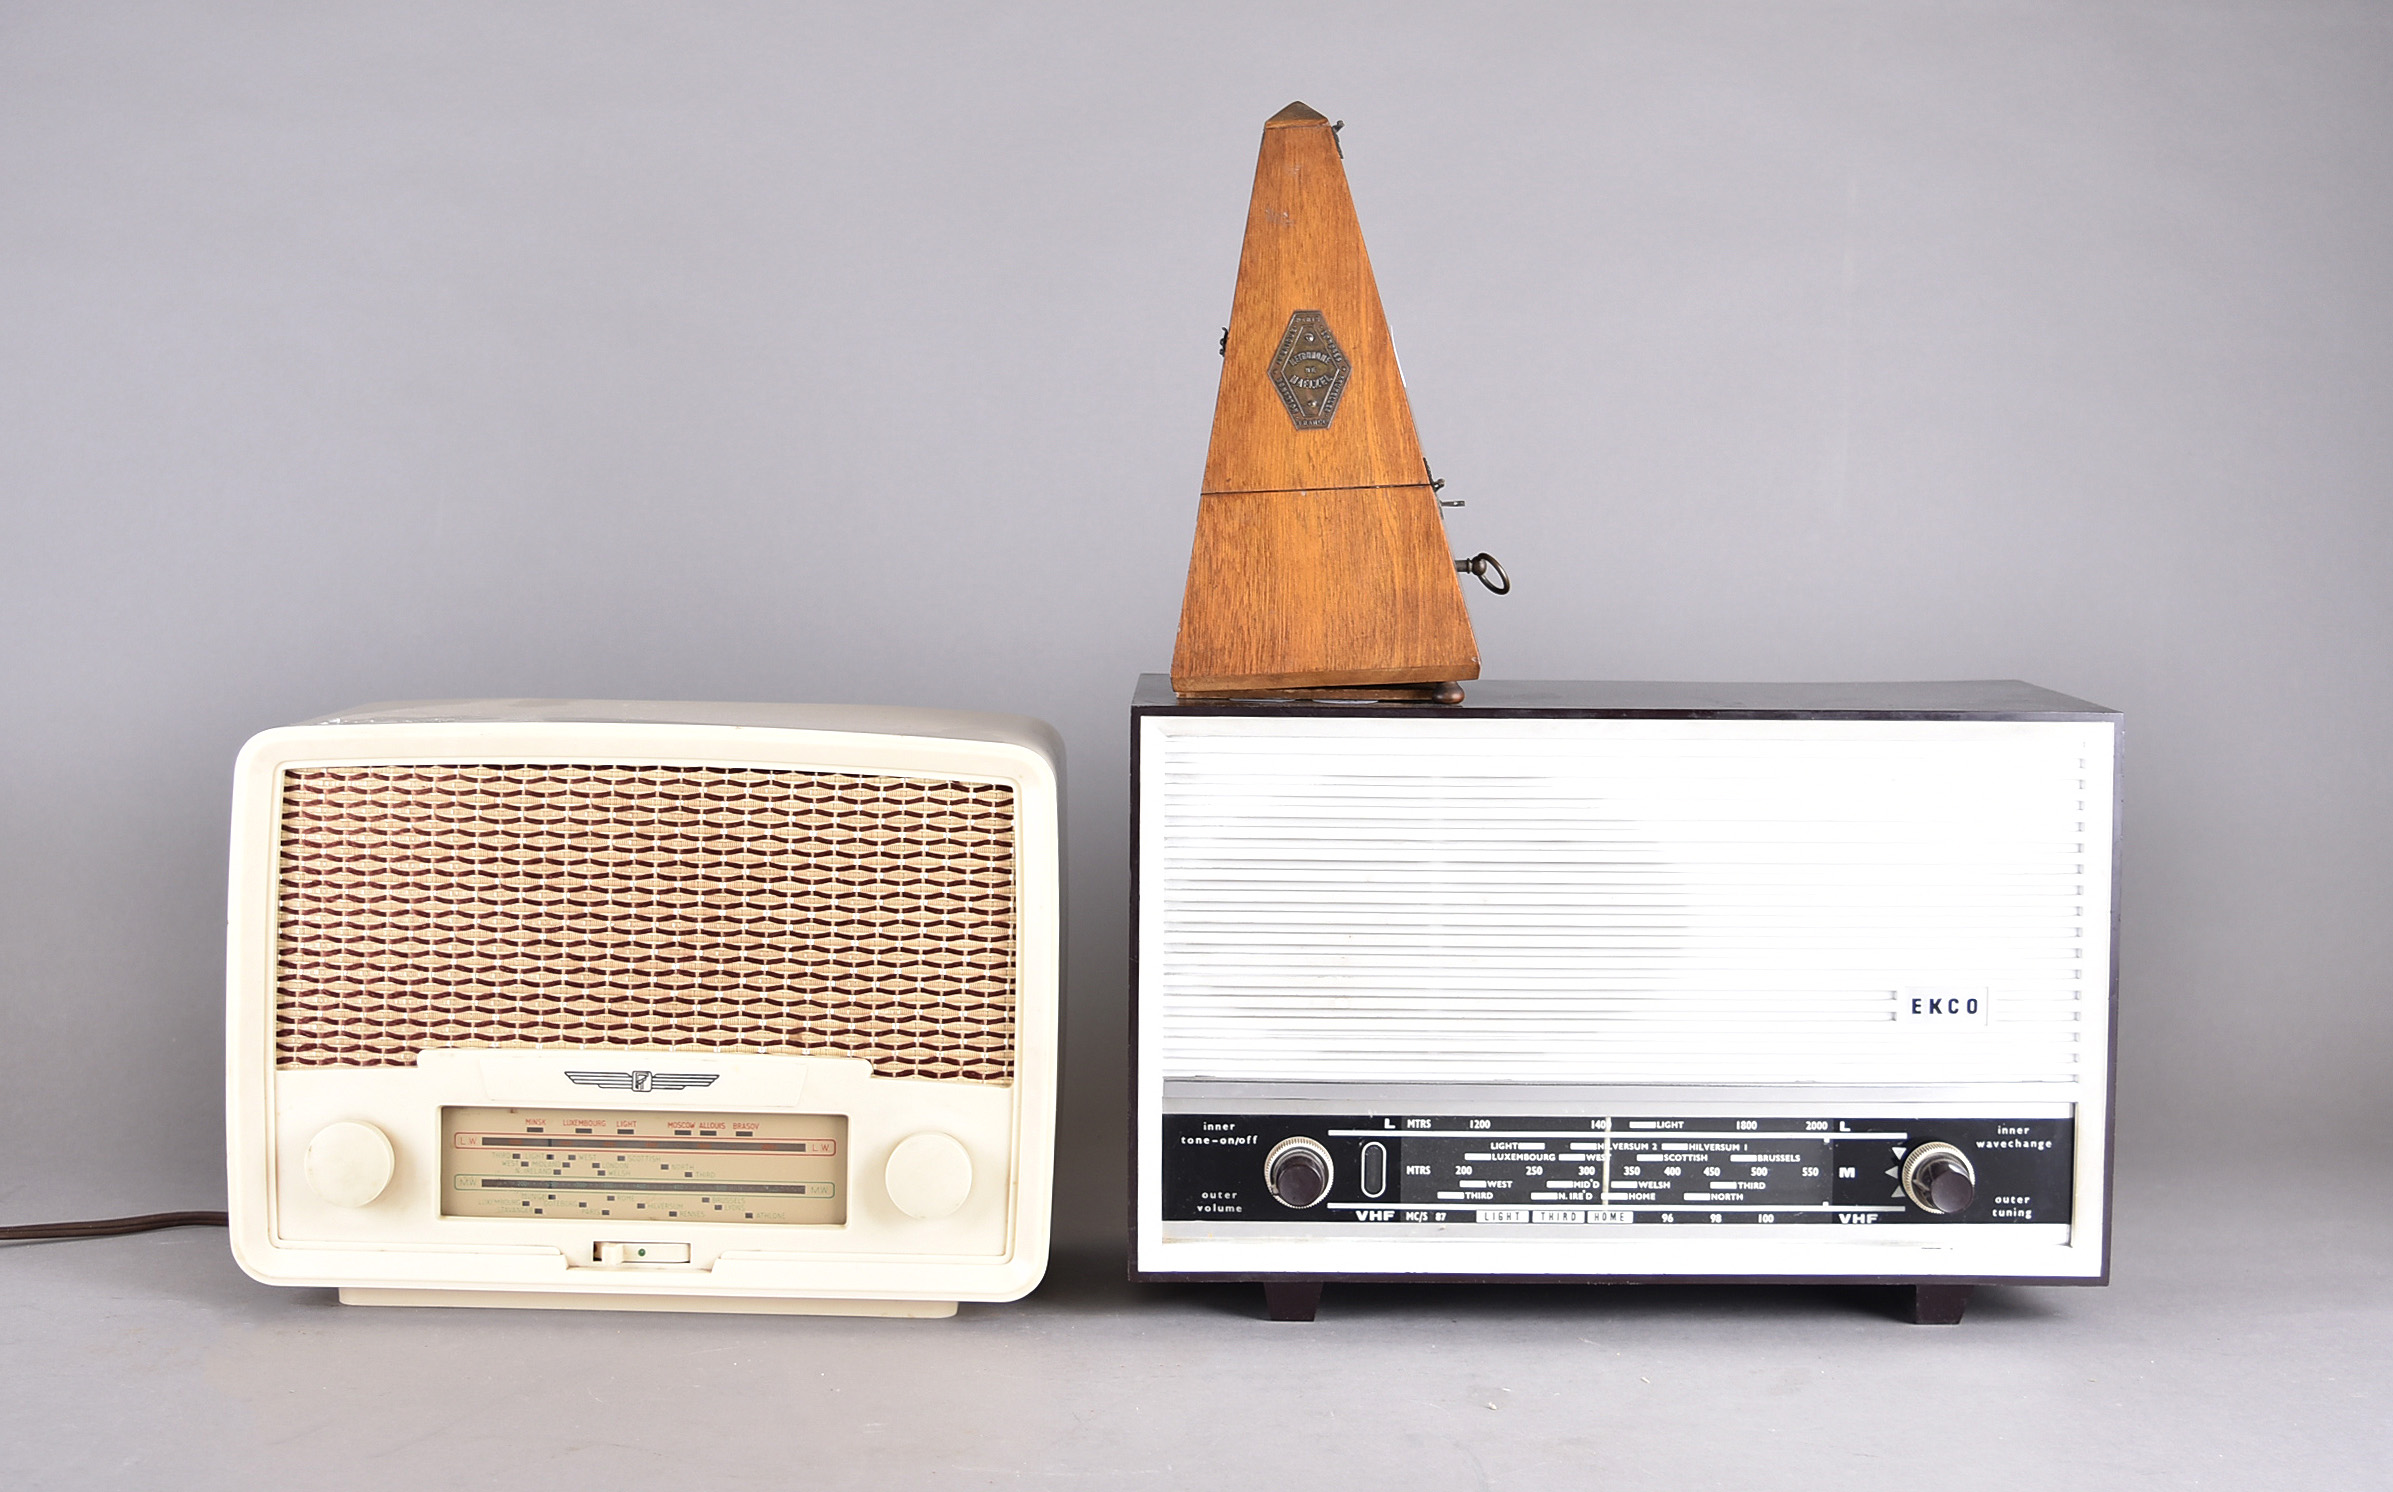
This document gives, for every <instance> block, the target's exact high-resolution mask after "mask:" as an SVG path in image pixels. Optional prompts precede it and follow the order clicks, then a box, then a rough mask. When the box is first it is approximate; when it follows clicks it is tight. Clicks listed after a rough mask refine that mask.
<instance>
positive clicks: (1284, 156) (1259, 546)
mask: <svg viewBox="0 0 2393 1492" xmlns="http://www.w3.org/2000/svg"><path fill="white" fill-rule="evenodd" d="M1478 676H1479V649H1478V645H1477V643H1476V642H1475V641H1474V639H1473V638H1472V636H1471V620H1470V615H1469V613H1468V612H1466V611H1465V610H1464V609H1463V601H1462V587H1461V585H1460V584H1459V583H1458V582H1457V580H1456V578H1455V571H1454V560H1453V556H1452V552H1451V550H1450V549H1449V548H1448V547H1447V541H1446V532H1445V522H1444V520H1443V518H1441V517H1440V515H1439V512H1438V505H1437V496H1436V494H1435V493H1434V492H1432V491H1431V490H1430V486H1429V471H1428V468H1427V467H1426V466H1425V465H1423V464H1422V461H1421V443H1420V439H1419V437H1418V436H1417V435H1415V434H1414V433H1413V412H1412V405H1411V404H1410V402H1408V401H1407V400H1406V398H1405V396H1404V378H1403V374H1402V373H1401V372H1400V371H1399V370H1398V368H1397V366H1396V349H1395V345H1394V344H1393V343H1392V342H1391V341H1390V340H1389V337H1388V324H1387V317H1386V315H1385V313H1383V312H1382V311H1381V309H1380V305H1379V286H1378V284H1377V282H1376V281H1374V280H1373V279H1372V277H1371V258H1370V255H1369V254H1368V253H1366V252H1365V251H1364V248H1363V233H1362V226H1361V224H1360V223H1358V222H1357V221H1356V220H1355V215H1354V199H1353V198H1352V197H1351V196H1350V195H1349V194H1348V192H1347V189H1346V168H1345V166H1344V164H1343V162H1342V161H1341V160H1340V158H1339V153H1338V143H1337V136H1336V134H1335V133H1334V131H1333V130H1332V128H1331V125H1330V122H1329V121H1328V120H1327V119H1324V118H1323V117H1322V116H1321V115H1319V114H1316V113H1314V112H1313V111H1312V110H1311V109H1308V108H1306V107H1305V106H1304V105H1303V104H1290V105H1289V106H1288V107H1287V108H1285V109H1282V110H1281V111H1280V112H1279V113H1277V114H1275V115H1273V116H1272V117H1271V119H1270V120H1269V121H1268V122H1266V123H1265V124H1264V126H1263V149H1262V153H1261V155H1260V157H1259V158H1258V159H1257V160H1256V162H1255V193H1254V200H1253V202H1252V203H1251V204H1250V205H1249V207H1248V210H1247V219H1246V245H1245V248H1244V249H1243V250H1242V251H1241V252H1240V254H1239V258H1238V289H1237V293H1236V297H1235V299H1234V300H1233V302H1232V305H1231V310H1230V328H1229V338H1228V340H1227V342H1226V343H1225V344H1224V346H1223V349H1222V370H1221V393H1220V396H1219V398H1218V399H1217V400H1216V402H1215V404H1214V409H1213V445H1212V449H1211V450H1210V451H1209V452H1208V454H1207V455H1206V458H1205V487H1204V494H1203V496H1202V497H1201V498H1200V499H1199V500H1198V508H1197V531H1196V547H1195V550H1194V553H1193V554H1192V555H1191V556H1190V559H1189V564H1188V594H1187V598H1186V600H1185V601H1183V602H1182V604H1181V608H1180V639H1179V644H1178V646H1177V647H1176V648H1175V649H1174V650H1173V653H1172V688H1173V689H1174V690H1175V691H1177V692H1179V693H1181V694H1253V693H1257V692H1261V691H1273V690H1306V691H1311V690H1317V689H1326V688H1337V687H1341V686H1345V687H1352V686H1365V685H1388V684H1422V683H1435V682H1445V681H1452V680H1461V679H1475V678H1477V677H1478Z"/></svg>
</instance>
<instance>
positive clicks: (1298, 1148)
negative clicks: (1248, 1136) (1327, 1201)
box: [1263, 1136, 1336, 1208]
mask: <svg viewBox="0 0 2393 1492" xmlns="http://www.w3.org/2000/svg"><path fill="white" fill-rule="evenodd" d="M1334 1174H1336V1173H1335V1168H1333V1167H1332V1166H1331V1165H1330V1159H1329V1152H1328V1151H1327V1150H1324V1149H1322V1148H1321V1142H1320V1141H1319V1140H1312V1139H1305V1138H1303V1137H1301V1136H1300V1137H1298V1138H1296V1139H1292V1140H1282V1141H1280V1142H1279V1143H1278V1144H1277V1145H1274V1146H1273V1147H1271V1154H1269V1155H1267V1156H1265V1157H1264V1158H1263V1183H1264V1185H1266V1186H1268V1187H1270V1188H1271V1194H1272V1195H1273V1196H1275V1197H1277V1198H1279V1199H1280V1201H1281V1203H1282V1204H1283V1205H1285V1206H1289V1207H1299V1208H1302V1207H1311V1206H1312V1205H1314V1204H1315V1203H1317V1202H1319V1201H1320V1200H1321V1199H1322V1198H1323V1197H1326V1196H1328V1195H1329V1183H1330V1177H1331V1176H1333V1175H1334Z"/></svg>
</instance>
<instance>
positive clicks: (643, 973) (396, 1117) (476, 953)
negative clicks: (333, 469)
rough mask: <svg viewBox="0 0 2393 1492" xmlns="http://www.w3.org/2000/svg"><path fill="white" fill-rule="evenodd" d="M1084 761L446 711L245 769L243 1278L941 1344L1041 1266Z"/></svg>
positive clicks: (363, 1296)
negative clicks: (882, 1327)
mask: <svg viewBox="0 0 2393 1492" xmlns="http://www.w3.org/2000/svg"><path fill="white" fill-rule="evenodd" d="M1060 760H1061V752H1060V747H1059V745H1058V743H1057V740H1056V737H1055V735H1054V733H1053V732H1052V731H1051V730H1049V729H1048V728H1047V727H1046V726H1045V725H1042V724H1040V723H1039V722H1037V721H1033V720H1025V719H1018V718H1015V717H1011V716H997V715H972V714H959V713H948V712H941V711H931V710H903V709H871V708H835V707H806V706H791V705H733V704H649V703H619V702H607V701H586V700H463V701H458V700H450V701H435V702H429V703H416V704H400V705H376V706H369V707H366V708H363V709H360V710H356V711H353V712H350V713H346V714H343V715H338V716H333V717H330V718H327V719H323V720H317V721H312V722H309V723H307V724H304V725H298V726H293V727H291V728H289V729H284V730H271V731H267V732H265V733H264V734H262V735H260V736H258V737H256V738H255V739H254V740H252V741H251V742H250V743H249V745H248V746H247V748H246V749H245V750H244V751H243V752H242V753H241V759H240V763H239V766H238V767H237V769H236V776H235V784H234V798H233V847H232V894H231V929H230V952H229V977H228V981H227V983H228V990H227V993H228V1006H229V1008H228V1046H227V1054H226V1109H227V1138H228V1148H229V1155H230V1170H231V1221H232V1240H233V1252H234V1256H235V1257H236V1258H237V1259H238V1260H239V1261H240V1264H241V1266H242V1268H244V1269H246V1270H247V1271H248V1272H249V1273H250V1274H251V1275H252V1276H253V1277H255V1278H257V1279H259V1280H262V1281H265V1282H267V1283H269V1284H278V1285H317V1286H327V1285H329V1286H337V1287H338V1288H339V1290H340V1293H341V1299H343V1300H344V1301H349V1302H353V1303H369V1304H387V1305H412V1304H441V1305H516V1306H578V1307H599V1308H614V1309H655V1310H688V1311H704V1310H712V1311H796V1312H817V1313H838V1314H876V1315H906V1316H940V1315H947V1314H951V1313H952V1312H953V1311H954V1310H955V1303H956V1302H957V1301H960V1300H1010V1299H1013V1298H1015V1297H1017V1296H1020V1295H1022V1294H1024V1293H1025V1292H1027V1291H1028V1290H1030V1289H1031V1287H1032V1286H1034V1285H1035V1284H1037V1283H1038V1280H1039V1277H1040V1275H1041V1274H1042V1273H1043V1272H1044V1270H1045V1268H1046V1260H1047V1238H1048V1200H1049V1194H1050V1190H1051V1182H1052V1168H1053V1160H1052V1153H1053V1133H1054V1120H1055V1091H1056V1089H1055V1084H1056V1007H1057V989H1058V982H1057V967H1058V957H1059V953H1058V947H1057V929H1058V925H1059V912H1058V878H1057V856H1058V844H1057V813H1058V810H1057V787H1056V772H1057V765H1058V763H1059V761H1060Z"/></svg>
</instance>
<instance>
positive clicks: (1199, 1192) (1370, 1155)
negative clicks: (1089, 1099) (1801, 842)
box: [1162, 1112, 2075, 1239]
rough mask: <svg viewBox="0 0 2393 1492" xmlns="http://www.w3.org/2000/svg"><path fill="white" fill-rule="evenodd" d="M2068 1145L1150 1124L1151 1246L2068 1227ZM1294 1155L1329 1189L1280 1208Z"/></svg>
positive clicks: (1689, 1128) (2068, 1134) (1893, 1121)
mask: <svg viewBox="0 0 2393 1492" xmlns="http://www.w3.org/2000/svg"><path fill="white" fill-rule="evenodd" d="M1316 1137H1318V1138H1316ZM2071 1140H2072V1126H2071V1125H2070V1123H2069V1121H2068V1119H2067V1118H2065V1117H2063V1118H2048V1119H2031V1118H2014V1119H1989V1118H1983V1117H1973V1118H1949V1119H1925V1118H1920V1117H1916V1116H1913V1117H1904V1118H1886V1117H1862V1118H1854V1117H1839V1118H1834V1119H1805V1118H1796V1117H1793V1116H1789V1115H1783V1114H1778V1115H1769V1116H1765V1117H1759V1118H1743V1117H1737V1116H1732V1115H1723V1116H1717V1117H1713V1116H1703V1115H1692V1116H1685V1115H1682V1116H1674V1117H1657V1116H1641V1115H1635V1114H1624V1115H1617V1116H1616V1115H1601V1116H1596V1117H1588V1116H1585V1115H1581V1114H1545V1115H1514V1114H1495V1115H1476V1114H1401V1115H1393V1114H1369V1113H1358V1114H1336V1115H1289V1114H1229V1113H1176V1112H1175V1113H1167V1114H1166V1115H1165V1116H1164V1122H1163V1209H1162V1210H1163V1223H1164V1228H1163V1233H1164V1237H1165V1238H1167V1239H1170V1238H1203V1237H1209V1236H1213V1234H1214V1233H1215V1231H1216V1230H1217V1229H1218V1227H1219V1226H1220V1225H1221V1224H1224V1223H1233V1222H1235V1223H1251V1224H1261V1225H1265V1226H1266V1227H1277V1226H1281V1225H1286V1224H1291V1223H1295V1222H1299V1221H1302V1222H1310V1223H1319V1224H1326V1225H1333V1226H1337V1227H1340V1228H1347V1229H1355V1230H1386V1231H1389V1232H1390V1233H1391V1236H1393V1235H1394V1234H1395V1233H1396V1232H1397V1231H1399V1230H1402V1229H1406V1228H1416V1229H1417V1228H1419V1227H1421V1226H1425V1225H1426V1226H1431V1227H1436V1228H1464V1227H1469V1228H1500V1227H1536V1228H1554V1227H1561V1228H1572V1229H1590V1228H1593V1229H1620V1228H1630V1227H1671V1228H1689V1227H1714V1226H1719V1227H1737V1226H1760V1227H1796V1226H1802V1225H1805V1224H1824V1225H1834V1226H1857V1225H1866V1226H1876V1225H1883V1224H1888V1223H1896V1224H1929V1223H1941V1224H1947V1225H1952V1224H1959V1225H1963V1226H1968V1225H1976V1224H1984V1225H1991V1226H1998V1227H2013V1226H2018V1225H2022V1224H2029V1223H2066V1222H2068V1221H2069V1218H2070V1206H2071V1196H2072V1193H2073V1190H2074V1187H2075V1177H2074V1175H2073V1172H2072V1155H2071V1150H2072V1145H2071ZM1304 1144H1311V1145H1314V1146H1317V1147H1318V1152H1319V1154H1320V1155H1321V1157H1322V1159H1323V1162H1324V1165H1325V1166H1326V1168H1327V1183H1326V1186H1325V1187H1324V1188H1323V1189H1322V1190H1320V1191H1319V1192H1315V1193H1307V1194H1304V1195H1289V1194H1287V1193H1286V1192H1285V1191H1284V1189H1283V1188H1281V1187H1277V1186H1275V1185H1273V1177H1272V1166H1271V1164H1270V1157H1271V1156H1272V1155H1273V1153H1274V1152H1275V1151H1277V1152H1280V1153H1281V1157H1282V1165H1283V1168H1284V1166H1285V1156H1286V1153H1287V1152H1286V1150H1285V1149H1284V1147H1289V1146H1292V1145H1304ZM1930 1145H1936V1146H1945V1147H1950V1148H1952V1149H1953V1150H1954V1151H1956V1152H1957V1154H1958V1156H1959V1160H1958V1165H1959V1166H1960V1167H1961V1169H1962V1170H1963V1172H1964V1177H1965V1180H1966V1182H1967V1188H1966V1193H1965V1197H1964V1198H1963V1199H1962V1200H1961V1201H1960V1205H1958V1206H1953V1207H1949V1208H1948V1207H1943V1206H1939V1205H1938V1203H1937V1199H1936V1197H1935V1196H1934V1194H1933V1193H1932V1192H1931V1191H1929V1190H1928V1189H1927V1188H1926V1187H1924V1186H1923V1185H1922V1184H1921V1183H1920V1182H1919V1180H1918V1178H1917V1174H1916V1167H1914V1175H1913V1177H1912V1178H1911V1179H1910V1182H1909V1184H1908V1185H1907V1184H1906V1178H1905V1176H1904V1170H1905V1166H1904V1162H1905V1160H1906V1158H1907V1157H1910V1156H1911V1155H1912V1154H1913V1152H1915V1151H1917V1150H1919V1149H1921V1148H1922V1147H1925V1146H1930ZM1947 1200H1948V1201H1951V1200H1953V1198H1952V1197H1950V1196H1949V1195H1948V1197H1947ZM1415 1236H1418V1235H1415Z"/></svg>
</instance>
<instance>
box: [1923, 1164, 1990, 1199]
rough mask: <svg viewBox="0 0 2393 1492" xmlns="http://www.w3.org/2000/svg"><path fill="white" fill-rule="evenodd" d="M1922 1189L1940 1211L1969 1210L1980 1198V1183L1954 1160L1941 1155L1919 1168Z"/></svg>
mask: <svg viewBox="0 0 2393 1492" xmlns="http://www.w3.org/2000/svg"><path fill="white" fill-rule="evenodd" d="M1919 1181H1920V1190H1921V1191H1923V1192H1926V1193H1927V1195H1928V1202H1929V1204H1930V1205H1931V1206H1933V1207H1934V1208H1935V1209H1936V1210H1937V1211H1938V1212H1967V1211H1968V1210H1969V1204H1970V1203H1972V1202H1974V1201H1976V1200H1977V1199H1978V1184H1977V1183H1976V1182H1975V1181H1973V1180H1971V1179H1970V1176H1969V1173H1968V1172H1967V1171H1964V1170H1962V1169H1961V1167H1960V1166H1959V1165H1957V1164H1955V1163H1954V1162H1953V1161H1951V1160H1949V1159H1947V1158H1945V1157H1942V1156H1939V1157H1938V1158H1936V1159H1935V1160H1932V1161H1929V1162H1928V1163H1927V1164H1926V1165H1924V1166H1921V1167H1920V1168H1919Z"/></svg>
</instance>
